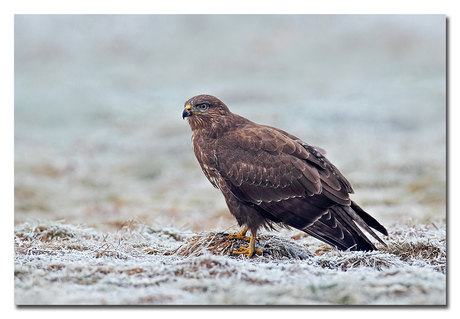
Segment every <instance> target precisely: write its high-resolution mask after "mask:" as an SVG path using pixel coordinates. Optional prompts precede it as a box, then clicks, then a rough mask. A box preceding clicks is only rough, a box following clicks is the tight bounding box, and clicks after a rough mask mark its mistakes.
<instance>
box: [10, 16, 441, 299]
mask: <svg viewBox="0 0 460 319" xmlns="http://www.w3.org/2000/svg"><path fill="white" fill-rule="evenodd" d="M445 24H446V21H445V17H444V16H442V15H437V16H436V15H434V16H432V15H424V16H417V15H411V16H404V15H399V16H385V15H373V16H366V15H360V16H346V15H342V16H321V15H316V16H308V15H303V16H300V15H291V16H281V15H280V16H277V15H271V16H264V15H257V16H238V15H236V16H235V15H233V16H227V15H219V16H215V15H208V16H200V15H189V16H175V15H162V16H155V15H150V16H148V15H136V16H124V15H118V16H111V15H105V16H94V15H86V16H73V15H66V16H64V15H61V16H60V15H54V16H43V15H34V16H27V15H25V16H21V15H19V16H16V17H15V42H14V43H15V119H14V120H15V122H14V125H15V126H14V129H15V150H14V151H15V158H14V160H15V181H14V182H15V185H14V187H15V227H16V228H15V297H16V303H17V304H28V303H35V304H36V303H39V304H40V303H41V304H51V303H61V304H62V303H65V304H73V303H98V304H101V303H123V304H127V303H133V304H140V303H182V304H184V303H194V304H196V303H226V304H227V303H232V304H237V303H253V304H254V303H265V304H271V303H278V304H280V303H285V304H291V303H308V304H312V303H334V304H336V303H339V304H364V303H369V304H388V303H390V304H443V303H445V300H446V299H445V287H446V275H445V273H446V271H445V254H446V251H445V240H446V236H445V231H444V229H445V228H446V69H445V66H446V57H445V56H446V49H445V48H446V46H445V45H446V42H445V35H446V34H445V30H446V28H445ZM201 93H209V94H213V95H216V96H218V97H219V98H221V99H222V100H223V101H224V102H226V103H227V105H228V106H229V107H230V109H231V110H232V111H234V112H235V113H238V114H241V115H243V116H246V117H248V118H250V119H251V120H253V121H255V122H259V123H263V124H268V125H273V126H277V127H280V128H282V129H285V130H287V131H289V132H291V133H292V134H294V135H297V136H299V137H300V138H302V139H303V140H305V141H306V142H307V143H309V144H312V145H318V146H320V147H322V148H324V149H326V150H327V152H328V158H329V159H330V160H331V161H332V162H333V163H334V164H335V165H336V166H337V167H338V168H339V169H340V170H341V171H342V172H343V173H344V174H345V176H347V178H348V179H349V180H350V181H351V182H352V184H353V186H354V188H355V192H356V194H355V195H353V199H354V200H356V201H357V202H358V203H359V204H360V205H361V206H362V207H363V208H365V210H366V211H368V212H369V213H371V214H372V215H373V216H375V217H376V218H377V219H378V220H379V221H381V222H382V223H383V224H384V225H385V226H386V227H387V229H388V230H389V232H390V234H391V237H390V238H389V239H387V240H388V241H389V243H390V250H385V249H382V250H381V251H379V252H375V253H369V254H364V253H339V252H336V251H330V250H327V249H326V248H325V247H326V246H323V245H322V244H321V243H319V242H316V241H314V240H313V239H311V238H308V237H303V236H301V235H300V233H298V232H296V231H290V232H289V231H286V230H283V231H281V232H279V233H262V237H261V239H260V240H261V243H264V242H265V241H270V242H272V243H273V242H276V243H278V244H279V245H281V246H283V245H284V246H285V245H287V246H289V247H290V248H289V249H290V250H289V249H288V250H286V251H287V252H286V254H287V255H283V254H284V253H283V252H284V250H283V249H273V250H271V253H272V254H271V255H267V256H264V257H259V258H256V259H252V260H244V259H240V258H234V257H231V256H228V255H225V254H224V255H222V254H223V252H227V251H228V249H229V247H228V244H225V243H224V242H222V243H221V242H218V243H219V245H220V244H222V245H224V246H219V245H217V244H216V245H214V246H215V247H217V248H219V249H220V250H219V249H217V250H216V251H214V252H209V253H207V254H201V253H200V251H201V250H200V249H201V248H202V247H208V248H209V247H211V246H212V245H211V246H207V245H205V242H207V241H208V242H211V243H215V240H220V239H219V238H220V237H218V236H217V237H216V236H214V234H216V233H217V232H221V231H228V228H229V227H232V226H234V225H235V220H234V219H233V218H232V217H231V216H230V214H229V213H228V210H227V208H226V206H225V203H224V200H223V197H222V196H221V194H220V192H219V191H218V190H215V189H213V188H212V186H211V185H210V184H209V182H208V181H207V180H206V179H205V177H204V176H203V174H202V172H201V170H200V169H199V166H198V164H197V162H196V159H195V158H194V155H193V152H192V149H191V146H190V129H189V127H188V125H187V123H186V122H185V121H182V119H181V113H182V108H183V103H184V101H186V100H187V99H188V98H190V97H191V96H193V95H196V94H201ZM57 221H61V222H59V223H58V222H57ZM134 221H135V222H134ZM77 225H86V226H85V227H79V226H77ZM133 225H135V227H134V226H133ZM141 225H146V226H141ZM154 225H156V226H154ZM165 225H168V227H166V226H165ZM54 231H56V232H57V234H62V236H61V235H52V234H53V233H54ZM170 231H171V232H173V233H174V234H176V235H172V234H169V235H168V232H170ZM69 234H71V235H69ZM199 234H201V235H199ZM194 236H199V237H194ZM209 236H210V237H209ZM264 236H267V237H264ZM291 237H294V238H295V239H292V238H291ZM193 242H194V243H196V247H195V248H200V249H198V250H194V249H192V248H190V247H189V246H187V244H191V243H193ZM411 243H412V244H413V245H414V246H411ZM278 244H277V246H276V247H280V246H279V245H278ZM417 245H421V246H417ZM214 246H213V247H214ZM284 246H283V247H284ZM179 247H181V248H179ZM192 247H194V246H193V245H192ZM296 247H297V248H296ZM299 247H302V249H300V248H299ZM392 247H393V249H395V250H391V248H392ZM397 247H399V248H397ZM417 247H418V248H417ZM420 247H421V248H420ZM224 248H225V249H224ZM381 248H382V247H381ZM174 249H178V251H176V252H174V251H173V250H174ZM203 249H204V248H203ZM292 250H294V251H295V252H296V253H295V254H293V255H292V254H291V255H290V252H292ZM184 251H189V252H190V253H192V255H188V254H185V253H184ZM414 251H415V252H414ZM425 251H426V252H433V254H434V255H433V256H434V257H433V258H431V257H430V256H431V255H430V254H427V253H424V252H425ZM299 252H301V253H299ZM193 254H198V255H199V256H195V255H193ZM283 256H284V257H283ZM299 256H304V257H305V259H302V260H298V259H296V258H297V257H299ZM299 258H300V257H299ZM302 258H303V257H302ZM443 260H444V261H443ZM361 263H363V265H361ZM174 279H177V280H176V281H174ZM357 283H359V284H357Z"/></svg>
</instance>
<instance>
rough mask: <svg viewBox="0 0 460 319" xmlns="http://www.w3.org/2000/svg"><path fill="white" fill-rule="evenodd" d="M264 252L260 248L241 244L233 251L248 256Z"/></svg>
mask: <svg viewBox="0 0 460 319" xmlns="http://www.w3.org/2000/svg"><path fill="white" fill-rule="evenodd" d="M263 253H264V252H263V251H262V250H260V249H251V247H248V248H246V247H243V246H241V247H240V248H238V250H235V251H233V254H234V255H245V256H246V257H248V258H251V257H252V256H253V255H254V254H256V255H262V254H263Z"/></svg>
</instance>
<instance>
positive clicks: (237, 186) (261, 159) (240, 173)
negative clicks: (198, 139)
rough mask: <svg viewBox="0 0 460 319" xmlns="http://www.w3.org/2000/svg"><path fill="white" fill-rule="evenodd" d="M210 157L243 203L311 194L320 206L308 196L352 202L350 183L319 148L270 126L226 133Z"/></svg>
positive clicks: (243, 128)
mask: <svg viewBox="0 0 460 319" xmlns="http://www.w3.org/2000/svg"><path fill="white" fill-rule="evenodd" d="M321 151H322V150H321ZM215 157H216V162H217V170H218V172H219V173H220V174H221V175H222V177H223V178H224V179H225V180H226V181H227V182H228V183H229V184H230V185H229V186H230V189H231V190H232V192H233V193H234V195H235V196H236V197H238V198H239V199H240V200H241V201H243V202H248V203H253V204H257V205H260V204H262V203H271V202H279V201H284V200H288V199H291V198H306V197H312V203H313V204H315V205H316V204H318V205H320V204H321V203H314V202H315V199H313V197H315V196H314V195H318V194H323V195H325V196H326V197H327V198H328V199H329V200H330V202H329V204H328V205H329V206H331V205H335V204H342V205H350V203H351V202H350V198H349V193H352V192H353V189H352V187H351V184H350V183H349V182H348V181H347V180H346V178H345V177H343V175H342V174H341V173H340V172H339V171H338V169H337V168H335V167H334V166H333V165H332V164H331V163H330V162H329V161H328V160H327V159H326V158H325V157H324V156H323V155H322V154H321V152H320V151H319V150H317V149H315V148H314V147H311V146H309V145H307V144H305V143H303V142H302V141H301V140H299V139H296V138H295V137H294V136H292V135H288V134H287V133H286V134H285V132H283V131H280V130H277V129H274V128H272V127H267V126H262V125H257V124H255V123H251V125H246V126H244V127H242V128H240V129H238V130H234V131H232V132H230V133H229V134H227V135H226V136H225V137H224V138H221V139H220V140H219V141H218V143H217V149H216V152H215ZM318 200H319V199H318Z"/></svg>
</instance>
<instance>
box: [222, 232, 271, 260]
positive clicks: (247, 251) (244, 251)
mask: <svg viewBox="0 0 460 319" xmlns="http://www.w3.org/2000/svg"><path fill="white" fill-rule="evenodd" d="M247 231H248V227H247V226H244V227H243V228H242V229H241V230H240V231H239V232H237V233H234V234H232V235H227V238H228V239H241V240H245V241H249V247H247V248H246V247H242V246H241V247H240V248H238V250H235V251H233V254H234V255H245V256H246V257H248V258H251V257H252V256H253V255H254V254H256V255H262V254H263V251H262V250H260V249H256V248H255V247H256V233H257V230H251V237H248V236H246V233H247Z"/></svg>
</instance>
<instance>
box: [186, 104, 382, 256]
mask: <svg viewBox="0 0 460 319" xmlns="http://www.w3.org/2000/svg"><path fill="white" fill-rule="evenodd" d="M182 118H184V119H185V118H187V120H188V123H189V125H190V128H191V129H192V132H193V134H192V146H193V151H194V153H195V155H196V158H197V160H198V162H199V164H200V166H201V169H202V170H203V173H204V174H205V175H206V177H207V178H208V180H209V181H210V182H211V184H212V185H213V186H214V187H216V188H218V189H220V190H221V191H222V194H223V195H224V197H225V201H226V203H227V206H228V208H229V210H230V213H231V214H232V215H233V216H234V217H235V218H236V220H237V222H238V224H239V226H242V229H241V231H239V232H237V233H235V234H231V235H228V238H239V239H244V240H246V241H248V240H249V247H247V248H246V247H240V248H239V249H238V250H237V251H234V252H233V253H234V254H243V255H246V256H247V257H252V256H253V255H254V254H255V253H256V254H261V253H262V251H261V250H256V249H255V243H256V234H257V230H258V229H259V228H260V227H265V228H267V229H274V227H275V226H276V225H280V226H285V227H294V228H297V229H299V230H302V231H304V232H306V233H307V234H309V235H311V236H313V237H315V238H317V239H319V240H321V241H323V242H325V243H327V244H329V245H331V246H333V247H336V248H338V249H340V250H364V251H369V250H375V249H376V247H375V246H374V244H373V243H372V242H371V241H370V240H369V239H368V238H367V237H366V235H365V234H364V233H363V231H362V230H361V229H360V227H361V228H362V229H364V230H366V231H367V232H368V233H369V234H371V235H372V236H373V237H374V238H376V239H377V240H378V241H379V242H380V243H381V244H383V245H384V246H386V245H385V243H384V242H383V241H382V240H381V239H380V238H379V237H378V236H377V235H376V234H375V233H374V232H373V231H372V229H371V227H372V228H374V229H375V230H377V231H379V232H381V233H382V234H384V235H387V236H388V232H387V231H386V229H385V227H383V226H382V225H381V224H380V223H379V222H378V221H377V220H376V219H374V218H373V217H372V216H371V215H369V214H368V213H366V212H365V211H364V210H363V209H362V208H361V207H359V206H358V205H357V204H356V203H355V202H354V201H352V200H351V199H350V196H349V194H352V193H353V188H352V186H351V184H350V182H349V181H348V180H347V179H346V178H345V177H344V176H343V175H342V173H340V171H339V170H338V169H337V168H336V167H335V166H334V165H333V164H332V163H331V162H330V161H329V160H328V159H327V158H326V156H325V155H326V153H325V151H324V150H323V149H321V148H319V147H315V146H311V145H309V144H307V143H305V142H303V141H302V140H301V139H299V138H298V137H296V136H294V135H292V134H289V133H287V132H285V131H283V130H280V129H278V128H275V127H271V126H266V125H260V124H256V123H254V122H252V121H250V120H248V119H246V118H244V117H242V116H239V115H237V114H234V113H232V112H230V110H229V109H228V107H227V106H226V105H225V104H224V103H223V102H222V101H220V100H219V99H218V98H216V97H214V96H212V95H197V96H195V97H192V98H191V99H189V100H188V101H187V102H185V108H184V111H183V113H182ZM358 226H359V227H358ZM248 230H250V232H251V236H250V237H247V236H246V233H247V231H248Z"/></svg>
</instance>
